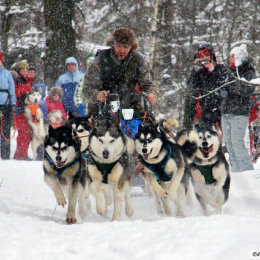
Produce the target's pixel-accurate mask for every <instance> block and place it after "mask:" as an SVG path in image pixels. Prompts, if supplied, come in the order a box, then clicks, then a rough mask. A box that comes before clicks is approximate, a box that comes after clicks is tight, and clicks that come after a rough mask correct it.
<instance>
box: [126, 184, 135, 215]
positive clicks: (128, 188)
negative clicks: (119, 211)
mask: <svg viewBox="0 0 260 260" xmlns="http://www.w3.org/2000/svg"><path fill="white" fill-rule="evenodd" d="M130 185H131V184H130V181H127V182H126V183H125V214H126V215H127V216H128V217H132V216H133V215H134V208H133V206H132V202H131V196H130V192H131V186H130Z"/></svg>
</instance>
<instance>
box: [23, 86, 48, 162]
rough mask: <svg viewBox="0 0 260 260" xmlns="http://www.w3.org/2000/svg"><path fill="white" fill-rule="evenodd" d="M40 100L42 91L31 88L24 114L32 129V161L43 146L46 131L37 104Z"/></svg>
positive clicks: (26, 99)
mask: <svg viewBox="0 0 260 260" xmlns="http://www.w3.org/2000/svg"><path fill="white" fill-rule="evenodd" d="M41 98H42V89H41V88H38V89H34V88H32V89H31V91H30V92H28V94H27V95H26V98H25V101H24V103H25V106H24V114H25V117H26V119H27V122H28V124H29V125H30V127H31V128H32V132H33V134H32V141H31V145H32V151H33V159H34V160H35V159H36V158H37V149H38V147H39V146H40V145H41V144H43V142H44V138H45V136H46V130H45V126H44V120H43V113H42V110H41V108H40V107H39V102H40V100H41Z"/></svg>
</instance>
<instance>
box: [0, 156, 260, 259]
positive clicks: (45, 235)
mask: <svg viewBox="0 0 260 260" xmlns="http://www.w3.org/2000/svg"><path fill="white" fill-rule="evenodd" d="M231 174H232V176H231V177H232V182H231V189H230V198H229V200H228V202H227V203H226V204H225V206H224V210H223V214H222V215H215V214H212V215H211V216H208V217H205V216H202V213H201V209H200V207H199V205H198V203H197V202H196V201H195V199H194V206H193V207H191V206H189V207H187V208H186V214H187V217H185V218H176V217H162V216H159V215H157V214H156V213H155V206H154V203H153V200H151V199H149V198H148V197H147V196H146V195H145V194H144V193H143V191H142V189H141V188H140V187H134V188H133V191H132V201H133V205H134V208H135V214H134V216H133V217H132V218H128V217H126V216H125V215H124V214H122V221H120V222H111V216H112V207H110V208H109V213H108V217H106V218H103V217H101V216H99V215H97V214H96V212H95V201H94V199H93V197H91V202H92V210H91V212H89V214H88V216H87V218H86V219H85V220H81V219H80V217H79V216H77V219H78V222H77V223H76V224H74V225H67V224H66V223H65V217H66V211H67V208H66V207H65V208H62V207H56V201H55V198H54V195H53V193H52V192H51V190H50V189H49V188H48V187H47V185H46V184H45V183H44V180H43V170H42V163H41V162H33V161H32V162H26V161H15V160H10V161H0V241H1V243H0V259H1V260H12V259H22V260H27V259H44V260H45V259H46V260H52V259H53V260H54V259H55V260H58V259H62V260H64V259H87V260H92V259H94V260H128V259H129V260H134V259H142V260H143V259H147V260H157V259H160V260H168V259H169V260H172V259H174V260H179V259H180V260H185V259H195V260H202V259H205V260H213V259H216V260H219V259H224V260H227V259H228V260H229V259H230V260H233V259H236V260H239V259H241V260H245V259H250V257H252V258H255V259H257V258H260V256H259V257H257V255H258V252H260V162H258V163H257V164H256V165H255V170H254V171H247V172H243V173H231ZM254 252H255V253H254ZM253 254H254V255H255V257H254V256H253ZM259 255H260V253H259Z"/></svg>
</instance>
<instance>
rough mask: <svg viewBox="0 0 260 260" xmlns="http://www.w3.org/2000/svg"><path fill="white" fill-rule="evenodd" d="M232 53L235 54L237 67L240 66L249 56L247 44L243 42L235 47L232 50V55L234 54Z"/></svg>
mask: <svg viewBox="0 0 260 260" xmlns="http://www.w3.org/2000/svg"><path fill="white" fill-rule="evenodd" d="M232 55H234V57H235V65H236V67H238V66H239V65H241V64H242V63H243V61H244V60H245V59H246V58H247V57H248V53H247V50H246V45H245V44H242V45H240V46H237V47H234V48H233V49H232V50H231V52H230V56H232Z"/></svg>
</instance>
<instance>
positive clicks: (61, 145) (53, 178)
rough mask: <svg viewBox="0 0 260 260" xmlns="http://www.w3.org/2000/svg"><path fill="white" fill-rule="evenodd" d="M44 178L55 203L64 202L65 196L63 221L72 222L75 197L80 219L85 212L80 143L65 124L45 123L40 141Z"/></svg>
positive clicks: (84, 178) (84, 184) (73, 221)
mask: <svg viewBox="0 0 260 260" xmlns="http://www.w3.org/2000/svg"><path fill="white" fill-rule="evenodd" d="M44 150H45V154H44V160H43V169H44V179H45V182H46V183H47V185H48V186H49V187H50V188H51V190H52V191H53V192H54V195H55V197H56V200H57V203H58V205H61V206H63V207H64V206H65V204H66V203H67V202H66V198H65V195H66V196H67V198H68V203H69V204H68V212H67V218H66V221H67V223H69V224H73V223H75V222H76V217H75V207H76V203H77V200H78V204H79V215H80V217H81V218H82V219H84V218H85V217H86V215H87V208H86V206H87V198H86V194H88V193H87V192H86V189H88V187H87V185H86V171H84V169H82V167H84V163H82V162H81V160H82V158H81V153H80V143H79V142H78V141H77V140H76V139H75V138H74V137H73V136H72V129H71V127H69V126H61V127H58V128H55V129H54V128H52V126H50V127H49V133H48V135H47V136H46V138H45V141H44Z"/></svg>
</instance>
